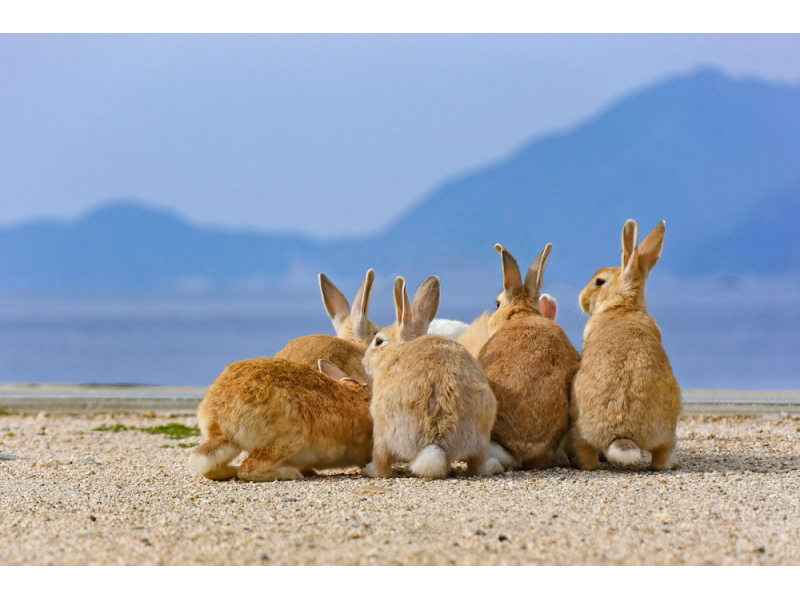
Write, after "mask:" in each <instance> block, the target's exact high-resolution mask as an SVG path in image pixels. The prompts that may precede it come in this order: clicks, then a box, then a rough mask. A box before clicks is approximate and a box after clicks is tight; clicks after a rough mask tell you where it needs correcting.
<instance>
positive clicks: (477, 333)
mask: <svg viewBox="0 0 800 598" xmlns="http://www.w3.org/2000/svg"><path fill="white" fill-rule="evenodd" d="M497 307H498V308H499V307H500V300H499V299H498V300H497ZM539 310H540V311H541V312H542V315H543V316H544V317H545V318H547V319H548V320H553V321H555V319H556V316H557V315H558V301H556V299H555V297H552V296H550V295H548V294H547V293H542V296H541V297H540V298H539ZM491 317H492V312H489V311H485V312H483V313H482V314H481V315H480V316H478V317H477V318H475V320H473V321H472V324H470V325H469V328H467V330H466V331H465V332H464V333H463V334H462V335H461V336H459V337H458V338H457V339H456V340H457V341H458V342H459V343H461V344H462V345H464V346H465V347H466V348H467V350H468V351H469V352H470V355H472V356H473V357H478V355H480V352H481V349H482V348H483V345H485V344H486V341H488V340H489V339H490V338H491V336H492V333H491V332H489V319H490V318H491ZM435 321H436V320H434V322H435ZM499 325H502V321H500V322H498V326H499Z"/></svg>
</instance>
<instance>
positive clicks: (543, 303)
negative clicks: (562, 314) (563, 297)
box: [539, 295, 558, 321]
mask: <svg viewBox="0 0 800 598" xmlns="http://www.w3.org/2000/svg"><path fill="white" fill-rule="evenodd" d="M539 309H541V310H542V314H544V317H545V318H547V319H548V320H553V321H555V319H556V316H557V315H558V303H556V300H555V299H553V298H552V297H549V296H547V295H542V296H541V297H540V298H539Z"/></svg>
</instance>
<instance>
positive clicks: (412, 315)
mask: <svg viewBox="0 0 800 598" xmlns="http://www.w3.org/2000/svg"><path fill="white" fill-rule="evenodd" d="M405 285H406V283H405V280H404V279H403V278H402V277H398V278H397V280H395V286H394V295H395V308H396V311H397V322H398V323H397V325H394V326H390V327H388V328H384V329H383V330H381V331H380V332H378V334H377V335H376V336H375V340H373V341H372V344H371V345H370V346H369V348H368V349H367V352H366V355H365V356H364V364H365V365H366V367H367V371H368V372H369V373H370V374H372V376H373V387H372V389H373V401H372V409H371V411H372V417H373V420H374V426H375V427H374V434H375V448H374V451H373V457H372V462H371V463H370V464H369V465H367V467H366V468H365V469H364V473H365V475H369V476H373V477H375V476H378V477H387V476H389V475H391V473H392V464H393V463H395V462H396V461H408V462H409V469H410V470H411V472H412V473H414V474H415V475H418V476H420V477H426V478H444V477H447V475H448V474H449V472H450V464H451V462H452V461H459V460H465V461H466V462H467V472H468V473H469V474H470V475H478V474H480V475H491V474H494V473H502V472H503V468H502V466H501V465H500V463H498V462H497V461H496V460H495V459H492V458H489V457H488V450H489V440H490V435H491V430H492V424H493V423H494V418H495V410H496V403H495V398H494V395H493V394H492V390H491V388H490V387H489V383H488V382H487V380H486V376H484V374H483V371H482V370H481V367H480V364H479V363H478V361H477V360H476V359H475V358H474V357H472V356H471V355H470V354H469V352H468V351H467V350H466V348H464V346H463V345H460V344H459V343H457V342H456V341H453V340H450V339H448V338H444V337H442V336H437V335H426V334H425V333H426V332H427V330H428V325H429V324H430V322H431V320H433V318H434V317H435V316H436V312H437V311H438V309H439V295H440V283H439V279H438V278H437V277H436V276H431V277H430V278H428V279H427V280H426V281H425V282H424V283H422V286H420V288H419V291H417V294H416V296H415V297H414V304H413V306H412V305H411V304H410V303H409V300H408V294H407V293H406V286H405Z"/></svg>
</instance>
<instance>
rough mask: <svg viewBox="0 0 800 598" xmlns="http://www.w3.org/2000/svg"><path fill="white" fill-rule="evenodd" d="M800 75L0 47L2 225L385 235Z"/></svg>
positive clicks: (387, 54)
mask: <svg viewBox="0 0 800 598" xmlns="http://www.w3.org/2000/svg"><path fill="white" fill-rule="evenodd" d="M798 56H800V36H799V35H705V36H695V35H668V36H667V35H575V36H570V35H556V34H552V35H551V34H547V35H409V36H398V35H352V36H351V35H310V36H300V35H230V36H226V35H166V36H164V35H124V36H114V35H0V81H2V85H0V205H2V209H1V210H0V225H6V224H9V223H13V222H18V221H21V220H27V219H31V218H35V217H42V216H55V217H75V216H77V215H79V214H80V213H82V212H83V211H85V210H87V209H88V208H90V207H91V206H93V205H95V204H97V203H99V202H102V201H106V200H109V199H113V198H119V197H137V198H140V199H143V200H147V201H149V202H151V203H154V204H158V205H162V206H167V207H171V208H174V209H176V210H178V211H180V212H182V213H184V214H186V215H187V216H189V217H190V218H191V219H192V220H194V221H197V222H201V223H206V224H214V225H221V226H229V227H239V226H245V227H249V228H257V229H262V230H276V231H277V230H280V231H287V230H291V231H300V232H303V233H306V234H310V235H315V236H339V235H350V234H358V233H366V232H371V231H375V230H377V229H379V228H381V227H383V226H385V225H387V224H388V223H389V222H391V220H392V219H393V218H395V217H396V216H397V215H398V214H400V213H401V212H402V211H403V210H405V209H406V208H408V207H409V206H410V205H411V204H413V203H414V202H415V201H418V200H419V199H420V198H421V197H422V196H423V195H424V194H425V193H427V192H428V191H430V190H431V189H432V188H433V187H435V186H436V185H437V184H439V183H441V182H442V181H444V180H445V179H446V178H447V177H449V176H453V175H456V174H458V173H462V172H464V171H466V170H469V169H472V168H476V167H479V166H481V165H484V164H486V163H489V162H492V161H494V160H498V159H501V158H502V157H503V156H505V155H507V154H508V153H509V152H512V151H514V149H515V148H517V147H519V145H520V144H522V143H524V142H526V141H528V140H529V139H530V138H531V137H533V136H536V135H540V134H543V133H546V132H549V131H554V130H558V129H560V128H564V127H569V126H571V125H573V124H575V123H577V122H580V121H581V120H583V119H586V118H588V117H590V116H591V115H593V114H594V113H596V112H597V111H598V110H601V109H602V108H603V107H604V106H606V105H608V104H609V103H610V102H611V101H613V100H615V99H616V98H618V97H619V96H621V95H623V94H625V93H627V92H630V91H632V90H634V89H637V88H639V87H641V86H643V85H647V84H649V83H653V82H655V81H657V80H659V79H662V78H664V77H667V76H670V75H674V74H678V73H682V72H686V71H689V70H691V69H693V68H696V67H698V66H701V65H711V66H716V67H718V68H721V69H723V70H725V71H727V72H728V73H731V74H733V75H737V76H761V77H765V78H768V79H773V80H780V81H787V82H800V60H798V59H797V57H798Z"/></svg>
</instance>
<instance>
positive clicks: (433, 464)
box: [409, 444, 450, 479]
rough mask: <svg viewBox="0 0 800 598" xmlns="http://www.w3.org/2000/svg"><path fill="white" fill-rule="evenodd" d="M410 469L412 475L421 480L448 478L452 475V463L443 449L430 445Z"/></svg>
mask: <svg viewBox="0 0 800 598" xmlns="http://www.w3.org/2000/svg"><path fill="white" fill-rule="evenodd" d="M409 468H410V469H411V473H413V474H414V475H417V476H419V477H421V478H434V479H436V478H446V477H447V476H448V474H449V473H450V462H449V461H448V459H447V454H446V453H445V452H444V451H443V450H442V449H441V447H438V446H436V445H435V444H429V445H428V446H426V447H425V448H424V449H422V450H421V451H420V453H419V454H418V455H417V458H416V459H414V460H413V461H412V462H411V465H410V466H409Z"/></svg>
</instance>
